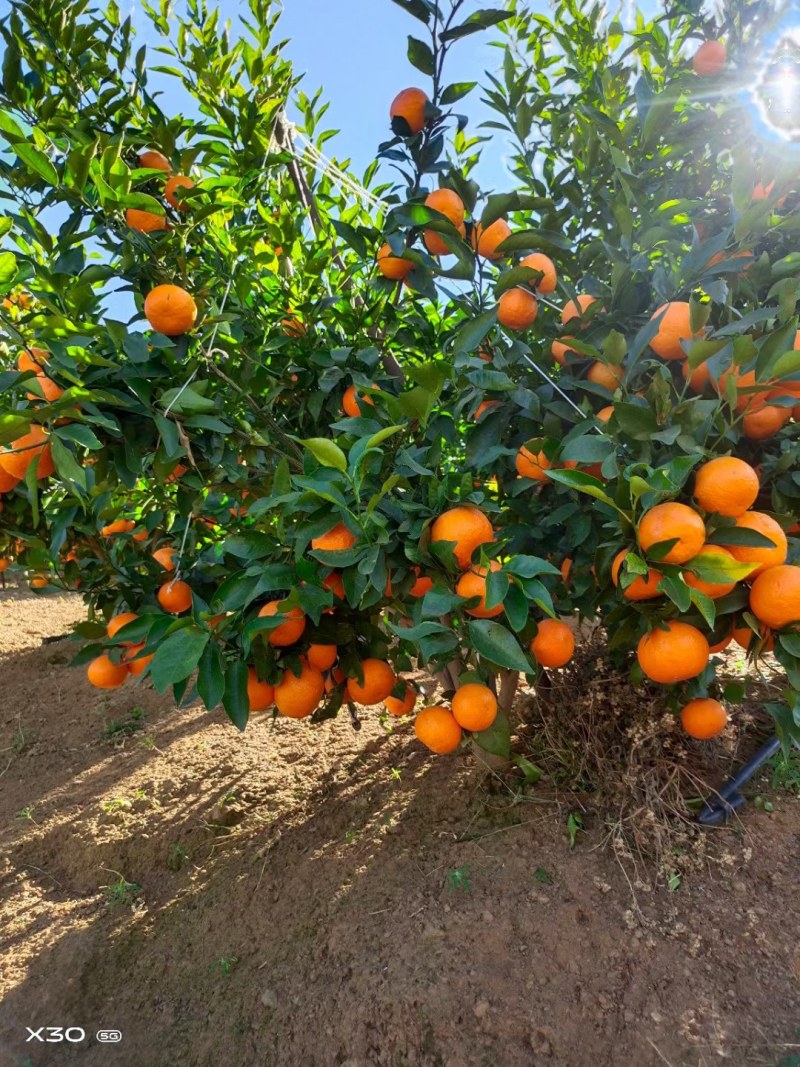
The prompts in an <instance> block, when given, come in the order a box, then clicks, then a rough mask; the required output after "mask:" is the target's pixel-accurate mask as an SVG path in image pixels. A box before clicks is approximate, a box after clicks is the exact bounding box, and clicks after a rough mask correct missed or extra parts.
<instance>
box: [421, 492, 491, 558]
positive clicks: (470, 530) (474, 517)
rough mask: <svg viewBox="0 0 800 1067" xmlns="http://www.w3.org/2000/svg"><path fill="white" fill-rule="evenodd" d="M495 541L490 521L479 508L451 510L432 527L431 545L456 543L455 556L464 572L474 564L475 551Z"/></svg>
mask: <svg viewBox="0 0 800 1067" xmlns="http://www.w3.org/2000/svg"><path fill="white" fill-rule="evenodd" d="M493 540H494V530H493V528H492V524H491V522H490V521H489V519H488V518H487V517H486V516H485V515H484V513H483V512H482V511H481V510H480V509H479V508H476V507H472V506H468V505H461V506H459V507H455V508H449V509H448V510H447V511H444V512H442V514H441V515H440V516H439V517H438V518H437V519H435V520H434V522H433V524H432V525H431V544H437V543H439V542H442V541H452V542H454V547H453V556H454V557H455V561H456V563H457V565H458V566H459V567H460V568H461V570H462V571H464V570H466V569H467V568H468V567H469V566H470V564H471V563H472V556H473V553H474V552H475V549H476V548H478V547H479V546H480V545H485V544H488V543H489V542H491V541H493Z"/></svg>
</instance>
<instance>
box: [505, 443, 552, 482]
mask: <svg viewBox="0 0 800 1067" xmlns="http://www.w3.org/2000/svg"><path fill="white" fill-rule="evenodd" d="M514 466H515V467H516V468H517V474H518V475H519V476H520V478H532V479H533V480H534V481H535V482H546V481H547V472H548V471H549V470H550V468H551V467H552V463H551V462H550V460H549V459H548V458H547V456H546V455H545V453H544V452H531V451H530V449H528V448H526V447H525V445H521V446H520V449H519V452H517V455H516V458H515V459H514Z"/></svg>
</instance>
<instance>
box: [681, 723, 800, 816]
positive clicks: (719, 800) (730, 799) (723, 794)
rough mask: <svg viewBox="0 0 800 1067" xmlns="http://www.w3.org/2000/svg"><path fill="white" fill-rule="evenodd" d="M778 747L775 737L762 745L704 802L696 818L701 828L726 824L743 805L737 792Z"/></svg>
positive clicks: (778, 741) (742, 798)
mask: <svg viewBox="0 0 800 1067" xmlns="http://www.w3.org/2000/svg"><path fill="white" fill-rule="evenodd" d="M780 747H781V742H780V739H779V738H778V736H777V735H776V736H774V737H772V738H771V739H770V740H769V741H767V743H766V744H764V745H762V746H761V748H760V749H759V750H758V752H756V754H755V755H754V756H752V757H751V758H750V759H749V760H748V761H747V763H745V765H744V766H743V767H742V768H741V769H740V771H739V773H738V774H736V775H734V777H733V778H729V779H728V781H727V782H725V784H724V785H723V786H721V787H720V789H719V792H718V793H716V794H715V795H714V796H713V797H710V798H709V799H708V800H706V801H705V803H704V804H703V806H702V808H701V809H700V814H699V815H698V816H697V821H698V822H699V823H701V824H702V825H703V826H722V825H723V824H724V823H726V822H727V821H728V819H730V817H731V816H732V815H733V814H734V813H735V812H737V811H738V810H739V808H741V807H742V806H743V804H744V803H745V800H746V797H744V796H742V794H741V793H740V792H739V790H740V789H741V788H742V786H743V785H744V784H745V782H747V781H749V780H750V779H751V778H752V777H753V775H754V774H755V773H756V771H757V770H758V769H759V767H761V766H763V764H765V763H766V762H767V760H768V759H772V757H773V756H774V755H775V754H776V752H777V751H778V749H779V748H780Z"/></svg>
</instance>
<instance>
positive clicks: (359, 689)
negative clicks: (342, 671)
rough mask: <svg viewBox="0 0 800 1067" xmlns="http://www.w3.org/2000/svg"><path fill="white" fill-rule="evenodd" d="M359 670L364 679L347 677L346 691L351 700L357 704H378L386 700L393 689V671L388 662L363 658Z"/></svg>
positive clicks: (394, 680)
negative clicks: (360, 680)
mask: <svg viewBox="0 0 800 1067" xmlns="http://www.w3.org/2000/svg"><path fill="white" fill-rule="evenodd" d="M361 670H362V672H363V674H364V681H363V682H359V680H358V679H357V678H348V679H347V693H348V696H349V697H350V699H351V700H354V701H355V702H356V703H357V704H365V705H369V704H380V703H381V702H382V701H384V700H386V698H387V697H388V696H389V694H390V693H391V691H392V690H393V689H394V686H395V682H396V681H397V679H396V678H395V674H394V671H393V670H392V668H391V667H390V666H389V664H388V663H386V662H384V661H383V660H381V659H365V660H362V661H361Z"/></svg>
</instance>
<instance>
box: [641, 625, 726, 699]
mask: <svg viewBox="0 0 800 1067" xmlns="http://www.w3.org/2000/svg"><path fill="white" fill-rule="evenodd" d="M664 625H665V627H666V629H658V628H656V629H653V630H651V631H650V633H648V634H645V635H644V637H642V638H641V639H640V641H639V644H638V645H637V648H636V655H637V658H638V660H639V666H640V667H641V668H642V670H643V671H644V673H645V674H646V675H647V677H648V678H651V679H652V680H653V681H654V682H661V683H662V684H663V685H672V684H673V683H675V682H685V681H686V680H687V679H689V678H696V677H697V675H698V674H702V672H703V671H704V670H705V667H706V664H707V663H708V657H709V654H710V653H709V647H708V641H707V640H706V637H705V635H704V634H702V633H700V631H699V630H698V629H697V628H696V627H695V626H691V625H690V624H689V623H686V622H680V621H672V622H667V623H665V624H664Z"/></svg>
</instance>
